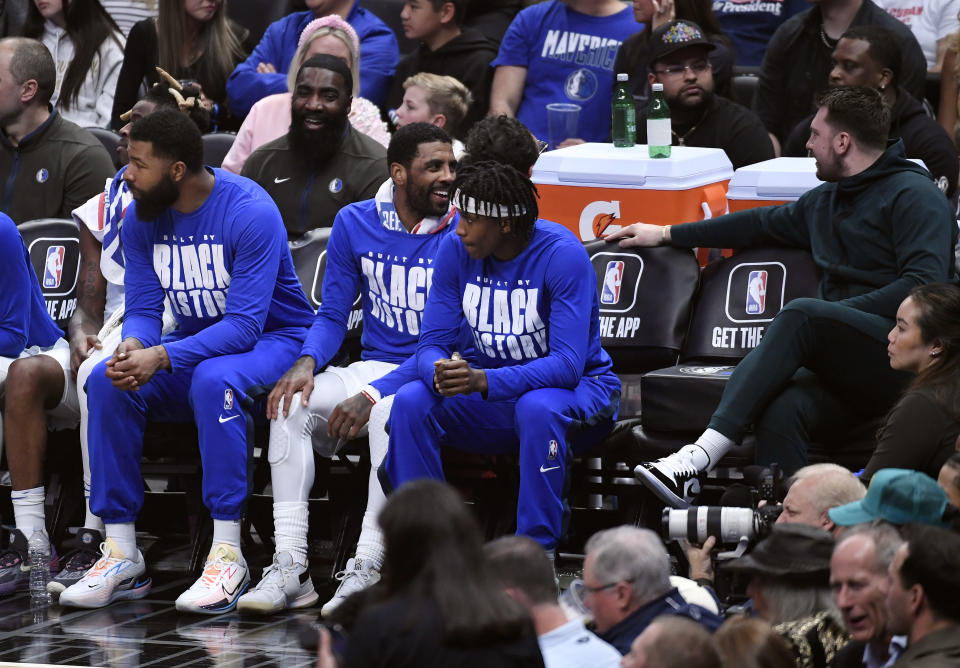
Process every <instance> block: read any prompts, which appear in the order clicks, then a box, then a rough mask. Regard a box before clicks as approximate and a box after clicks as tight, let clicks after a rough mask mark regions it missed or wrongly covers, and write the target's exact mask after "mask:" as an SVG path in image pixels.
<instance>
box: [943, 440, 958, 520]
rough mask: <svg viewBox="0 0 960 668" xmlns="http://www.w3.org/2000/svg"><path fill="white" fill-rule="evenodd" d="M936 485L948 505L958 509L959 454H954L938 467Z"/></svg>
mask: <svg viewBox="0 0 960 668" xmlns="http://www.w3.org/2000/svg"><path fill="white" fill-rule="evenodd" d="M937 484H938V485H940V489H942V490H943V491H944V493H946V495H947V500H948V501H949V502H950V505H951V506H957V507H958V508H960V452H954V453H953V454H952V455H950V458H949V459H947V461H945V462H944V463H943V466H941V467H940V472H939V473H938V474H937Z"/></svg>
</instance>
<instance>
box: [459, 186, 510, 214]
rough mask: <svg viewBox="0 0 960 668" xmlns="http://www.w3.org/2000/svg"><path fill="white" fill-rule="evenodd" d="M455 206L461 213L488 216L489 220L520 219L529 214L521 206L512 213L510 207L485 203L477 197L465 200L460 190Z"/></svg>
mask: <svg viewBox="0 0 960 668" xmlns="http://www.w3.org/2000/svg"><path fill="white" fill-rule="evenodd" d="M453 205H454V206H455V207H457V208H458V209H459V210H460V211H461V213H469V214H472V215H475V216H487V217H488V218H518V217H520V216H522V215H524V214H525V213H526V212H527V210H526V208H524V207H522V206H520V205H519V204H518V205H516V206H514V207H513V212H512V213H511V211H510V207H509V206H506V205H504V204H496V203H494V202H484V201H483V200H479V199H477V198H475V197H467V198H464V197H463V196H462V195H461V193H460V191H459V190H458V191H457V192H456V193H455V194H454V196H453Z"/></svg>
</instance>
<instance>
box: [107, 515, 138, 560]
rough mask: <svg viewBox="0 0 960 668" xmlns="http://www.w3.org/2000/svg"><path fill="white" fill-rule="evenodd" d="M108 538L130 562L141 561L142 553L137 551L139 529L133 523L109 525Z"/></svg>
mask: <svg viewBox="0 0 960 668" xmlns="http://www.w3.org/2000/svg"><path fill="white" fill-rule="evenodd" d="M105 531H106V532H107V538H109V539H110V540H112V541H113V543H114V545H116V546H117V549H119V550H120V551H121V552H123V556H125V557H126V558H127V559H129V560H130V561H134V562H136V561H140V552H139V550H137V527H136V525H134V523H133V522H124V523H122V524H108V525H106V527H105Z"/></svg>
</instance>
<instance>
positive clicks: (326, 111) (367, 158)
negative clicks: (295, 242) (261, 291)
mask: <svg viewBox="0 0 960 668" xmlns="http://www.w3.org/2000/svg"><path fill="white" fill-rule="evenodd" d="M352 95H353V75H351V73H350V69H349V68H348V67H347V64H346V63H345V62H344V61H343V60H342V59H340V58H337V57H335V56H330V55H326V54H321V55H317V56H313V57H311V58H309V59H308V60H307V61H306V62H305V63H304V64H303V66H302V67H301V68H300V70H299V71H298V72H297V85H296V87H295V88H294V90H293V94H292V96H291V97H292V103H291V105H292V106H291V110H290V117H291V120H290V131H289V132H288V133H287V134H285V135H284V136H282V137H280V138H279V139H275V140H273V141H272V142H269V143H267V144H264V145H263V146H261V147H260V148H258V149H257V150H256V151H254V152H253V153H252V154H251V155H250V157H249V158H248V159H247V162H246V163H245V164H244V166H243V171H242V172H241V174H243V176H246V177H248V178H251V179H253V180H254V181H256V182H257V183H259V184H260V185H261V186H263V188H264V190H266V191H267V192H268V193H270V196H271V197H272V198H273V201H274V202H276V203H277V207H278V208H279V209H280V214H281V215H282V216H283V222H284V225H286V228H287V236H288V238H289V239H291V240H292V239H296V238H297V237H299V236H301V235H302V234H303V233H304V232H307V231H308V230H312V229H314V228H317V227H330V226H331V225H333V218H334V216H336V215H337V212H338V211H339V210H340V209H341V208H343V207H344V206H346V205H347V204H351V203H353V202H359V201H361V200H365V199H369V198H371V197H373V196H374V194H375V193H376V192H377V188H379V187H380V184H381V183H383V180H384V179H385V178H386V177H387V162H386V151H385V150H384V148H383V146H381V145H380V144H379V143H378V142H376V141H374V140H373V139H371V138H370V137H368V136H366V135H365V134H363V133H361V132H358V131H357V130H355V129H354V128H353V126H351V125H350V122H349V121H348V120H347V115H348V114H349V113H350V103H351V101H352V100H353V97H352Z"/></svg>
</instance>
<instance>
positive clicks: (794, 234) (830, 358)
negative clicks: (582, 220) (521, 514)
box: [607, 0, 956, 507]
mask: <svg viewBox="0 0 960 668" xmlns="http://www.w3.org/2000/svg"><path fill="white" fill-rule="evenodd" d="M868 1H869V0H868ZM819 102H820V105H819V110H818V111H817V114H816V116H814V120H813V123H812V124H811V137H810V140H809V142H808V144H807V147H808V148H809V149H810V150H811V151H812V152H813V154H814V157H815V158H816V164H817V176H818V178H820V179H821V180H823V181H826V182H827V183H824V184H823V185H821V186H818V187H817V188H814V189H813V190H811V191H809V192H807V193H806V194H804V195H803V196H802V197H800V199H799V200H798V201H796V202H792V203H790V204H785V205H783V206H777V207H764V208H759V209H752V210H750V211H744V212H738V213H733V214H729V215H727V216H722V217H720V218H714V219H712V220H708V221H703V222H700V223H694V224H689V225H674V226H666V227H661V226H658V225H643V224H639V223H637V224H634V225H630V226H628V227H625V228H623V229H622V230H620V231H618V232H616V233H614V234H612V235H610V236H609V237H607V238H608V240H616V239H624V241H622V242H621V244H622V245H624V246H656V245H659V244H671V245H674V246H678V247H694V246H697V247H706V248H740V247H746V246H755V245H763V244H784V245H788V246H795V247H799V248H804V249H808V250H810V251H811V253H812V254H813V261H814V262H815V263H816V264H817V265H818V266H820V267H822V268H824V269H827V268H829V269H828V270H827V271H825V272H824V274H823V277H822V278H821V280H820V294H821V295H822V298H819V299H796V300H794V301H792V302H790V303H789V304H787V306H786V307H785V308H784V309H783V310H781V311H780V313H779V314H778V315H777V317H776V318H775V319H774V320H773V322H772V323H771V324H770V326H769V327H768V328H767V330H766V332H765V333H764V336H763V340H762V341H761V342H760V345H759V346H757V347H756V348H755V349H754V350H753V351H751V352H750V354H749V355H747V356H746V358H744V360H743V361H742V362H741V363H740V364H738V365H737V367H736V369H735V370H734V372H733V374H732V375H731V377H730V380H729V381H728V383H727V385H726V387H725V388H724V392H723V396H722V397H721V400H720V404H719V406H718V408H717V410H716V411H715V412H714V414H713V417H712V418H711V420H710V423H709V427H708V429H707V430H706V431H705V432H704V433H703V434H702V435H701V436H700V437H699V438H698V439H697V441H696V442H695V443H693V444H691V445H689V446H684V447H683V448H681V450H680V451H679V452H677V453H674V454H672V455H669V456H668V457H666V458H664V459H661V460H658V461H657V462H654V463H651V464H646V465H641V466H639V467H638V468H637V469H636V473H637V475H638V476H639V477H640V478H641V479H642V480H643V481H644V484H646V485H647V486H648V487H649V488H650V489H652V490H654V492H655V493H656V494H657V495H658V496H660V498H662V499H663V500H664V502H666V503H669V504H670V505H674V506H676V507H682V506H683V505H684V504H686V503H688V502H689V498H686V497H688V496H689V495H688V494H686V493H685V492H686V491H688V490H685V487H689V485H691V484H693V482H695V479H696V478H697V477H698V476H699V475H700V473H701V472H702V471H707V470H709V469H710V468H712V467H714V466H716V464H717V462H718V461H720V458H721V457H723V455H724V454H725V453H726V452H727V451H728V450H729V449H730V448H731V447H732V446H733V445H734V444H735V443H737V442H739V441H740V440H741V438H742V437H743V435H744V433H745V430H746V428H747V427H748V425H750V424H754V425H755V433H756V436H757V460H758V463H761V464H764V465H769V464H770V463H773V462H778V463H779V464H780V465H781V466H782V467H783V470H784V471H785V472H786V473H788V474H790V473H793V472H794V471H796V470H797V469H799V468H800V467H802V466H804V465H805V464H806V463H807V462H806V450H807V443H808V439H809V438H814V437H817V435H818V434H820V435H821V436H829V435H831V434H834V435H835V434H836V433H837V430H838V429H842V428H843V426H845V425H855V424H860V423H861V422H862V421H863V420H865V419H867V418H869V417H872V416H879V415H882V414H883V413H884V412H885V411H887V410H889V408H890V407H891V406H892V405H893V403H894V401H895V400H896V399H897V397H899V395H900V393H901V392H902V389H903V387H904V386H905V384H906V382H907V381H908V379H909V374H907V373H905V372H902V371H897V370H895V369H891V368H890V365H889V361H888V358H887V354H886V352H887V351H886V344H887V338H886V337H887V334H888V333H889V332H890V328H891V327H893V325H894V317H895V314H896V309H897V307H898V306H899V305H900V302H901V301H903V299H904V298H905V297H906V296H907V294H908V293H909V291H910V290H911V289H912V288H913V287H914V286H916V285H918V284H924V283H933V282H937V281H943V280H946V279H947V278H948V277H949V276H950V275H952V274H953V246H954V242H955V238H956V221H955V220H954V218H953V213H952V211H951V209H950V206H949V205H948V203H947V200H946V198H945V197H943V195H942V194H941V193H940V191H939V190H938V189H937V187H936V186H935V185H934V184H933V182H932V181H931V180H930V177H929V173H928V172H927V171H926V170H925V169H922V168H920V167H919V166H917V165H916V164H914V163H913V162H910V161H908V160H907V159H906V158H905V157H904V154H903V142H899V141H898V142H896V143H894V144H892V145H890V146H889V147H888V146H887V130H888V128H889V124H890V113H889V110H888V109H887V107H886V105H885V104H884V102H883V98H882V96H881V95H880V93H879V92H878V91H876V90H873V89H868V88H856V87H848V86H841V87H838V88H832V89H830V90H827V91H825V92H824V93H822V94H821V95H820V97H819ZM838 216H840V217H842V218H843V220H844V224H843V225H841V226H837V225H836V224H835V221H836V220H837V217H838ZM841 300H842V301H841ZM840 397H842V399H841V398H840Z"/></svg>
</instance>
